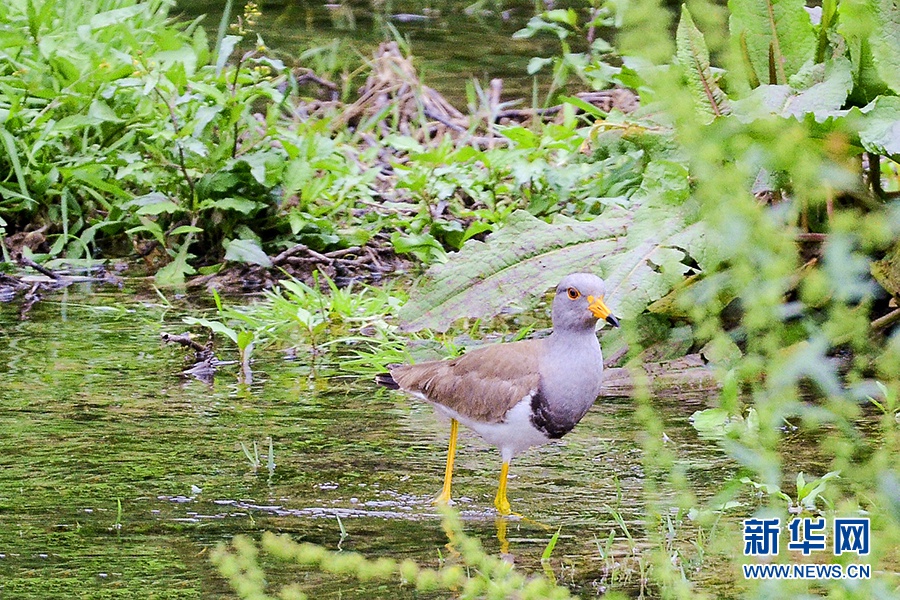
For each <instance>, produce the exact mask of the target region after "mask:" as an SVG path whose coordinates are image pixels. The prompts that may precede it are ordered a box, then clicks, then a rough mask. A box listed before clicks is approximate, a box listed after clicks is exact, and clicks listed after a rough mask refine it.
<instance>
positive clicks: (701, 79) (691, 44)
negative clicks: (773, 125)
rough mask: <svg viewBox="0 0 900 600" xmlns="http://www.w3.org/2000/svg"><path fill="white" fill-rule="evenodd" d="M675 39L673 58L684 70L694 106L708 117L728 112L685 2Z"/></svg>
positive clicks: (707, 51) (701, 38) (707, 52)
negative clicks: (674, 57) (674, 56)
mask: <svg viewBox="0 0 900 600" xmlns="http://www.w3.org/2000/svg"><path fill="white" fill-rule="evenodd" d="M675 40H676V46H675V47H676V59H677V61H678V63H679V64H680V65H681V67H682V68H683V69H684V74H685V77H686V78H687V82H688V86H689V87H690V89H691V92H692V95H693V98H694V102H695V104H696V105H697V107H698V108H699V109H700V111H701V112H702V113H704V114H707V115H709V117H710V119H709V120H712V119H713V118H715V117H719V116H722V115H727V114H729V113H730V112H731V107H730V106H729V104H728V97H727V96H726V95H725V92H723V91H722V88H720V87H719V83H718V81H717V80H716V77H715V75H714V74H713V71H712V68H711V66H710V64H709V49H708V48H707V47H706V40H704V39H703V34H702V33H701V32H700V30H699V29H697V26H696V25H694V20H693V19H692V18H691V13H690V11H688V8H687V6H686V5H682V7H681V21H680V22H679V23H678V32H677V34H676V37H675Z"/></svg>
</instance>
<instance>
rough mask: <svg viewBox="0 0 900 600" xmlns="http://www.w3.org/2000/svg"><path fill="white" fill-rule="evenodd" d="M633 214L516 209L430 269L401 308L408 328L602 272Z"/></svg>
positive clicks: (493, 309)
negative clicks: (550, 218) (542, 213)
mask: <svg viewBox="0 0 900 600" xmlns="http://www.w3.org/2000/svg"><path fill="white" fill-rule="evenodd" d="M630 221H631V219H630V217H629V215H627V214H625V213H624V211H621V210H611V211H610V213H609V215H604V216H602V217H598V218H596V219H594V220H593V221H575V220H572V219H568V218H565V217H559V218H558V219H557V220H556V221H555V222H554V223H552V224H549V223H545V222H544V221H541V220H539V219H536V218H534V217H532V216H531V215H530V214H529V213H527V212H526V211H522V210H519V211H516V212H514V213H513V214H512V215H511V216H510V217H509V220H508V221H507V224H506V226H505V227H503V229H501V230H499V231H497V232H495V233H493V234H491V235H490V236H489V237H488V239H487V241H486V242H480V241H477V240H469V241H468V242H466V243H465V245H464V246H463V248H462V250H460V251H459V252H457V253H454V254H452V255H451V256H450V260H449V261H448V262H447V263H446V264H442V265H435V266H433V267H431V268H430V269H429V270H428V272H427V277H426V281H425V282H424V283H423V284H422V285H421V286H419V287H418V288H417V293H416V294H415V295H414V296H413V297H412V298H411V299H410V301H409V302H407V303H406V304H405V305H404V306H403V308H402V309H401V311H400V319H401V321H402V322H403V323H404V328H405V329H407V330H410V331H415V330H418V329H422V328H426V327H427V328H430V329H435V330H438V331H446V330H447V328H448V327H450V325H451V324H452V322H453V321H454V320H455V319H459V318H462V317H473V318H479V317H485V316H491V315H495V314H497V313H498V312H499V311H500V309H502V308H503V307H504V306H505V305H507V304H508V303H509V302H521V301H523V300H533V299H535V298H537V297H539V296H541V295H543V294H544V292H546V291H547V289H548V288H550V287H552V286H555V285H556V284H557V283H559V280H560V279H561V278H562V277H563V276H565V275H567V274H568V273H573V272H577V271H593V272H599V271H600V270H601V266H602V265H604V264H605V259H606V258H607V257H608V256H609V255H612V254H614V253H616V252H618V251H621V249H622V248H623V247H624V236H625V231H626V228H627V226H628V224H629V223H630Z"/></svg>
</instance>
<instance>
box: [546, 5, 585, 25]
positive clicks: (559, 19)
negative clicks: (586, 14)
mask: <svg viewBox="0 0 900 600" xmlns="http://www.w3.org/2000/svg"><path fill="white" fill-rule="evenodd" d="M542 16H543V17H544V18H545V19H547V20H548V21H551V22H556V23H565V24H566V25H568V26H569V27H572V28H574V27H575V25H576V24H577V22H578V15H577V14H575V11H574V10H572V9H571V8H557V9H554V10H548V11H547V12H545V13H544V14H543V15H542Z"/></svg>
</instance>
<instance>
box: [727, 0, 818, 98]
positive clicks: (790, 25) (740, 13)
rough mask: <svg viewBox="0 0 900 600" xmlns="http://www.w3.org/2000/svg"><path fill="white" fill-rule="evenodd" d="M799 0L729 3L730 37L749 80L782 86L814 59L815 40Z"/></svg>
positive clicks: (735, 1)
mask: <svg viewBox="0 0 900 600" xmlns="http://www.w3.org/2000/svg"><path fill="white" fill-rule="evenodd" d="M804 5H805V3H804V1H803V0H729V2H728V8H729V9H730V11H731V20H730V22H729V27H730V30H731V35H732V37H733V39H734V40H736V42H737V43H739V44H740V46H741V50H742V52H743V54H744V60H745V62H746V63H747V65H748V67H749V68H750V78H751V80H754V79H755V80H756V81H758V82H759V83H763V84H786V83H787V81H788V77H790V76H791V75H793V74H794V73H796V72H797V71H799V70H800V67H802V66H803V65H804V63H806V62H807V61H811V60H812V59H813V58H814V57H815V51H816V37H815V34H814V32H813V27H812V23H811V21H810V19H809V13H807V12H806V10H805V9H804Z"/></svg>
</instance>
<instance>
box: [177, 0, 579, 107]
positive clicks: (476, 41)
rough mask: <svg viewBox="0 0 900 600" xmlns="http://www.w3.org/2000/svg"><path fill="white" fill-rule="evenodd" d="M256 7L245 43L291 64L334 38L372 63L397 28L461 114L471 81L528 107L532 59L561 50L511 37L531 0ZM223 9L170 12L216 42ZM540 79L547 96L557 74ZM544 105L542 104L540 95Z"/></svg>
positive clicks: (205, 6)
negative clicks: (497, 83) (498, 82)
mask: <svg viewBox="0 0 900 600" xmlns="http://www.w3.org/2000/svg"><path fill="white" fill-rule="evenodd" d="M258 4H259V5H260V7H261V8H260V15H259V16H258V17H257V18H256V20H255V22H254V23H253V24H252V26H248V30H249V31H250V33H249V34H248V36H249V37H248V39H251V40H253V39H255V35H256V34H257V33H258V34H260V35H261V36H262V38H263V40H265V42H266V45H267V46H268V47H269V48H271V49H273V50H274V51H275V52H276V53H278V55H279V56H282V57H290V60H289V61H288V62H289V63H293V62H294V61H299V57H300V55H301V53H303V52H305V51H307V50H309V49H311V48H323V47H326V46H328V45H329V44H331V43H332V42H333V41H334V40H337V39H340V40H344V41H345V42H346V43H347V44H348V46H346V47H345V48H351V49H352V50H349V51H350V52H354V53H359V54H360V55H361V56H362V57H364V58H369V57H371V56H372V53H373V51H374V50H375V49H376V48H377V47H378V44H379V43H381V42H384V41H389V40H392V39H394V38H395V36H394V34H393V33H392V32H391V29H390V28H391V27H393V28H395V30H396V31H397V33H399V34H400V36H401V39H403V40H405V41H408V42H409V47H410V50H411V52H412V55H413V56H414V57H415V59H416V60H415V64H416V68H417V69H418V70H419V75H420V77H421V78H422V81H423V82H424V83H425V84H426V85H428V86H430V87H432V88H435V89H436V90H437V91H439V92H440V93H441V94H443V95H444V96H445V97H446V98H447V99H448V100H450V102H451V103H452V104H453V105H454V106H456V108H458V109H461V110H464V109H465V106H466V91H465V86H466V83H467V82H469V81H471V80H472V79H473V78H475V79H478V81H479V82H480V84H481V85H482V86H484V87H487V84H488V82H489V81H490V80H491V79H492V78H501V79H502V80H503V88H504V93H503V99H504V100H515V99H522V100H524V101H525V103H524V105H523V106H531V104H532V92H533V78H532V76H531V75H529V74H528V71H527V67H528V62H529V60H531V58H532V57H535V56H541V57H552V56H557V55H559V54H560V52H561V51H560V45H559V41H558V40H557V39H556V38H555V36H552V35H542V36H537V37H535V38H531V39H513V37H512V35H513V33H515V32H516V31H518V30H519V29H521V28H522V27H524V26H525V24H526V23H527V22H528V20H529V18H530V17H531V16H532V15H533V14H534V10H535V8H534V7H535V5H534V3H533V2H504V3H491V2H488V3H478V2H476V3H472V2H469V1H468V0H466V1H463V2H458V1H456V0H445V1H444V2H438V3H433V2H432V3H428V5H427V6H429V7H430V8H431V9H432V10H428V9H425V10H423V4H422V3H421V2H412V1H409V2H404V1H394V2H352V3H350V2H345V3H340V4H338V3H309V4H307V3H297V2H289V3H284V4H282V3H278V2H266V3H258ZM551 4H554V5H556V4H557V3H551ZM222 5H223V4H222V3H221V2H206V1H203V2H179V3H178V8H177V10H175V11H173V14H174V15H179V16H181V17H182V18H186V19H187V18H195V17H197V16H200V15H205V18H204V20H203V25H204V27H206V29H207V31H208V32H209V35H210V38H211V39H213V40H214V39H215V35H216V28H217V27H218V23H219V20H220V19H221V16H222ZM235 6H238V3H236V4H235ZM479 6H480V7H479ZM235 10H239V9H238V8H236V9H235ZM351 14H352V18H350V16H349V15H351ZM235 20H236V19H235V18H233V19H232V21H235ZM567 41H568V43H569V44H570V47H572V48H573V51H582V50H583V48H582V47H586V46H587V42H586V41H584V40H581V39H578V36H574V35H573V36H570V37H569V39H568V40H567ZM346 51H347V50H345V52H346ZM342 58H343V57H339V58H338V60H341V59H342ZM299 62H300V63H301V66H308V67H312V66H315V63H314V62H312V61H299ZM350 63H351V64H352V65H357V64H359V61H358V60H357V59H356V57H354V58H353V59H352V60H351V61H350ZM542 73H543V76H542V77H540V78H539V82H538V87H539V89H541V90H543V92H542V93H545V92H546V88H547V86H548V85H549V80H550V77H551V76H552V75H551V74H550V71H549V67H545V69H544V71H542ZM335 83H338V84H339V83H340V82H335ZM539 101H540V102H541V103H542V102H543V101H544V97H543V95H542V96H540V97H539ZM520 108H521V106H520Z"/></svg>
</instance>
